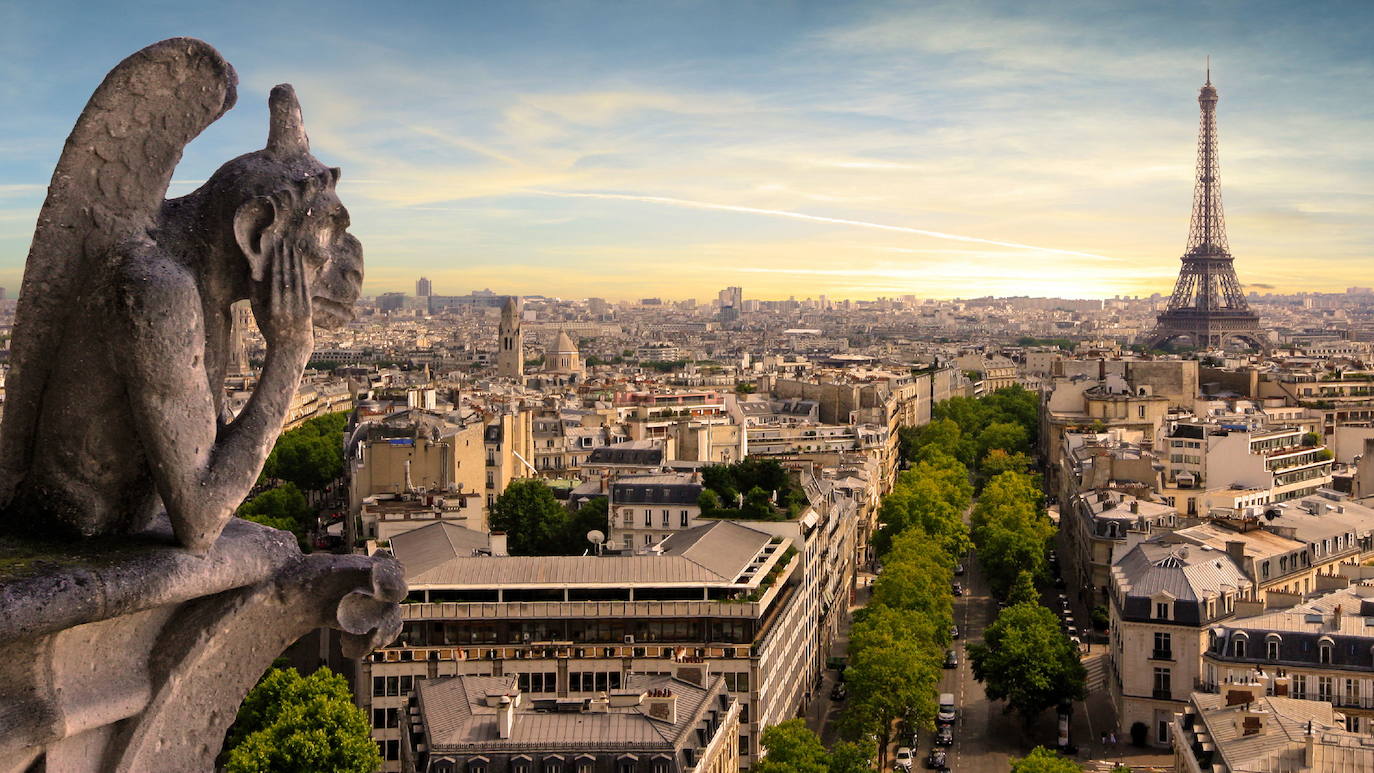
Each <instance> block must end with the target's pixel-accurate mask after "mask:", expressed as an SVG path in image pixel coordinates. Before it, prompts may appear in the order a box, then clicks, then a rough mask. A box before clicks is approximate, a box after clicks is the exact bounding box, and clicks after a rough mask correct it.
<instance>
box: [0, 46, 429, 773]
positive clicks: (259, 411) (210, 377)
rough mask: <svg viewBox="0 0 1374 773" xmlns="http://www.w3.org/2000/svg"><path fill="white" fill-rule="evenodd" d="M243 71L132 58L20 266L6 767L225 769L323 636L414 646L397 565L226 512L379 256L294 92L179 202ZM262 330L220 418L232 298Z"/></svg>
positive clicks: (8, 565)
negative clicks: (332, 550) (241, 400)
mask: <svg viewBox="0 0 1374 773" xmlns="http://www.w3.org/2000/svg"><path fill="white" fill-rule="evenodd" d="M236 84H237V77H236V76H235V74H234V70H233V68H232V67H230V66H229V64H228V63H227V62H225V61H224V60H223V59H222V58H221V57H220V55H219V54H218V53H217V52H216V51H215V50H214V49H213V48H211V47H210V46H208V45H206V44H205V43H202V42H200V41H198V40H191V39H187V38H176V39H172V40H165V41H163V42H161V43H157V44H155V45H152V46H149V47H148V48H146V49H144V50H142V51H140V52H138V53H136V54H134V55H133V56H131V57H129V58H128V59H126V60H125V61H124V62H122V63H120V65H119V66H118V67H116V68H115V69H114V70H113V71H111V72H110V74H109V76H107V77H106V79H105V81H104V83H102V84H101V85H100V87H99V88H98V89H97V90H96V92H95V94H94V95H93V96H92V97H91V100H90V102H89V103H88V104H87V106H86V109H85V111H84V112H83V113H82V114H81V117H80V119H79V120H78V121H77V124H76V127H75V128H74V129H73V131H72V134H71V137H69V138H68V140H67V145H66V147H65V149H64V150H63V153H62V158H61V160H60V161H59V162H58V166H57V169H56V171H55V172H54V173H53V179H52V184H51V186H50V188H49V191H48V197H47V200H46V201H45V202H44V205H43V210H42V212H41V213H40V215H39V221H38V227H37V229H36V231H35V233H34V239H33V245H32V247H31V249H30V252H29V258H28V263H27V265H26V266H25V272H24V284H23V289H22V291H21V294H20V299H19V307H18V311H17V316H16V323H15V329H14V337H13V340H12V356H11V362H12V369H11V371H10V374H9V376H8V379H7V383H6V405H5V413H4V423H3V426H0V532H3V534H4V536H3V537H0V773H11V772H12V773H37V771H45V772H46V773H58V772H59V771H60V772H61V773H96V771H127V772H128V773H157V772H158V771H178V772H179V773H181V772H184V771H209V770H211V769H212V768H213V763H214V758H215V755H216V754H217V753H218V752H219V749H220V745H221V743H222V742H223V739H224V734H225V731H226V729H227V728H228V726H229V724H230V723H231V722H232V721H233V718H234V715H235V713H236V711H237V709H238V706H239V703H240V702H241V701H242V699H243V696H244V694H245V693H247V691H248V689H249V688H250V687H251V686H252V685H253V683H254V682H255V681H256V680H257V679H258V677H259V676H261V675H262V673H263V672H264V671H265V670H266V669H267V668H268V666H269V665H271V663H272V660H273V659H274V658H276V657H277V656H278V655H279V654H280V653H281V652H282V651H283V650H284V649H285V648H286V647H287V646H288V645H290V644H291V643H292V642H294V641H295V640H296V639H298V638H300V637H301V636H303V635H304V634H306V633H308V632H310V631H312V630H314V629H316V628H320V627H330V628H334V629H337V630H340V631H342V632H343V644H344V653H345V655H347V656H349V657H360V656H361V655H363V654H365V653H366V652H368V651H370V650H371V649H373V648H375V647H377V646H380V645H382V644H385V643H387V642H389V641H390V640H391V639H393V638H395V636H396V635H397V634H398V633H399V632H400V626H401V620H400V607H399V602H400V601H401V599H403V598H404V597H405V593H406V587H405V581H404V579H403V575H402V572H401V567H400V565H399V564H398V563H397V562H396V561H395V560H394V559H392V558H390V557H389V556H375V557H367V556H338V555H310V556H304V555H301V553H300V550H299V548H298V547H297V545H296V540H295V538H294V537H293V536H292V535H290V534H287V533H284V532H279V531H276V530H274V529H269V528H266V527H263V526H259V525H257V524H253V523H249V522H246V521H241V520H236V519H233V518H232V515H233V511H234V509H235V508H236V507H237V506H238V504H239V503H240V502H241V501H242V499H243V498H244V496H245V495H246V494H247V493H248V491H249V489H250V487H251V486H252V485H253V483H254V481H255V480H256V479H257V477H258V474H259V472H260V471H261V469H262V465H263V462H264V460H265V459H266V456H267V453H268V451H269V450H270V449H271V447H272V444H273V443H274V442H275V441H276V438H277V435H278V434H279V433H280V431H281V426H282V422H283V420H284V419H285V416H286V411H287V408H288V407H289V405H290V401H291V398H292V396H293V394H294V393H295V390H296V388H297V387H298V385H299V382H300V377H301V372H302V370H303V368H304V366H305V363H306V361H307V359H308V358H309V356H310V354H311V352H312V350H313V348H314V332H313V327H314V326H315V325H320V326H334V325H338V324H342V323H343V322H346V321H347V320H348V319H350V318H351V316H352V306H353V302H354V301H355V300H356V299H357V295H358V290H359V287H360V285H361V282H362V249H361V247H360V246H359V244H358V242H357V240H356V239H354V238H353V237H352V236H351V235H349V234H348V231H347V228H348V213H347V211H346V210H345V209H344V207H343V205H342V203H340V202H339V200H338V197H337V196H336V195H335V192H334V188H335V184H336V183H337V182H338V179H339V171H338V170H337V169H330V168H327V167H325V166H324V165H322V164H321V163H320V162H319V161H317V160H315V158H314V157H313V156H311V155H310V150H309V143H308V140H307V138H306V135H305V130H304V127H303V123H302V120H301V113H300V107H299V105H298V104H297V102H296V97H295V93H294V92H293V91H292V89H291V87H290V86H278V87H276V88H275V89H273V90H272V94H271V98H270V101H269V106H270V108H271V116H272V120H271V126H270V129H269V134H268V141H267V146H266V148H264V149H263V150H260V151H256V152H254V153H249V154H247V155H244V156H240V157H239V158H236V159H234V160H233V161H230V162H229V163H227V164H225V165H224V166H223V167H221V168H220V169H219V171H217V172H216V173H215V174H214V176H212V177H211V179H210V180H209V181H208V182H206V184H205V185H204V186H202V187H201V188H200V189H198V190H196V191H195V192H194V193H191V194H189V195H187V196H184V197H182V198H179V199H174V200H170V201H164V196H165V195H166V190H167V185H168V183H169V181H170V180H171V175H172V172H173V170H174V169H175V168H176V164H177V161H178V160H179V159H180V157H181V152H182V148H183V147H184V146H185V145H186V143H188V142H190V141H191V139H193V138H194V137H195V136H196V135H197V134H199V133H200V132H201V131H202V130H203V129H204V128H205V127H206V126H208V125H209V124H210V123H211V122H213V121H214V120H216V119H217V118H218V117H219V116H220V115H222V114H223V113H224V112H225V111H226V110H228V109H229V108H230V107H232V106H233V103H234V99H235V93H236V91H235V90H236ZM243 299H248V300H250V301H251V302H252V305H253V313H254V316H255V317H256V319H257V323H258V327H259V329H260V330H261V331H262V333H263V335H264V337H265V338H266V339H267V343H268V352H267V361H266V363H265V365H264V367H263V372H262V375H261V379H260V381H259V385H258V388H257V390H256V391H255V392H254V394H253V397H252V399H251V400H250V401H249V403H248V405H247V407H246V408H245V409H244V411H243V412H242V414H240V416H239V417H238V418H237V419H236V420H235V421H233V422H231V423H227V424H226V423H224V422H223V421H222V420H221V418H220V411H221V407H222V406H221V399H222V389H221V385H222V384H223V383H224V375H225V371H226V369H227V367H228V360H229V356H230V352H229V337H230V326H231V313H230V306H231V304H233V303H234V302H236V301H239V300H243Z"/></svg>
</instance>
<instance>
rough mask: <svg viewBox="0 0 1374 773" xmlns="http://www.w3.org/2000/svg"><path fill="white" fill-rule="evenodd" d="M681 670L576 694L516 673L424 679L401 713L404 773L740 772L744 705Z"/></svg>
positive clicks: (691, 670) (692, 671) (717, 684)
mask: <svg viewBox="0 0 1374 773" xmlns="http://www.w3.org/2000/svg"><path fill="white" fill-rule="evenodd" d="M678 674H680V675H681V676H649V675H634V676H631V677H629V678H628V679H626V682H625V684H624V685H623V686H622V687H621V688H620V689H617V690H611V691H607V692H603V693H600V694H598V695H596V696H593V697H584V698H576V699H569V698H540V697H534V696H530V695H527V694H526V693H525V691H523V690H521V689H520V686H519V683H518V679H517V678H516V677H514V676H452V677H444V678H439V679H433V680H421V681H419V682H417V684H416V686H415V689H414V690H413V691H412V693H411V696H410V699H409V701H408V702H407V705H406V707H405V708H406V711H405V712H404V713H403V714H402V717H401V720H402V721H401V730H402V733H401V738H402V747H401V770H403V771H405V773H488V771H490V773H497V772H498V771H500V772H501V773H533V771H540V772H541V773H553V771H557V772H558V773H735V771H738V770H739V762H738V748H737V743H736V740H735V739H736V737H737V735H738V729H739V706H738V704H737V702H736V701H735V700H734V699H733V698H731V697H730V694H729V693H728V692H726V690H725V680H724V679H722V678H721V677H720V676H710V675H709V674H708V672H707V671H706V670H705V669H704V668H701V667H700V666H684V667H680V668H679V669H678ZM698 682H701V683H698Z"/></svg>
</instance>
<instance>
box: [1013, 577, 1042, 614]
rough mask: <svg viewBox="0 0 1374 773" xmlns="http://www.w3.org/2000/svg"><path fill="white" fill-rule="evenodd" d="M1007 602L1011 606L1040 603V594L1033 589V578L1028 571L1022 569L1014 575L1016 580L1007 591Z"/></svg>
mask: <svg viewBox="0 0 1374 773" xmlns="http://www.w3.org/2000/svg"><path fill="white" fill-rule="evenodd" d="M1007 603H1008V604H1011V605H1013V606H1014V605H1016V604H1039V603H1040V594H1039V593H1037V592H1036V590H1035V580H1034V579H1032V578H1031V573H1030V572H1027V571H1022V572H1020V573H1019V574H1017V575H1016V582H1015V583H1013V584H1012V586H1011V590H1010V591H1009V592H1008V593H1007Z"/></svg>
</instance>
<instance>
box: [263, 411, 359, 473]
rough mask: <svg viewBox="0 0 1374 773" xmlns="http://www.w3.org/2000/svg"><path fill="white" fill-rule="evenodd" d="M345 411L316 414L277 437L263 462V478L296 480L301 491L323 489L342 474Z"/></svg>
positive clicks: (345, 422)
mask: <svg viewBox="0 0 1374 773" xmlns="http://www.w3.org/2000/svg"><path fill="white" fill-rule="evenodd" d="M347 424H348V415H347V414H346V413H342V412H340V413H329V414H325V415H324V416H317V417H315V418H313V419H311V420H309V421H307V422H305V423H304V424H302V425H301V426H299V427H297V428H296V429H293V430H291V431H290V432H287V433H284V434H283V435H282V436H281V437H279V438H277V444H276V445H275V446H273V448H272V453H270V454H268V455H267V461H266V462H265V463H264V464H263V467H262V474H263V476H264V477H267V478H272V479H275V480H284V481H287V482H290V483H294V484H295V485H296V487H297V488H299V489H301V490H302V491H323V490H324V489H325V488H326V487H327V486H328V485H329V484H330V483H333V482H334V481H335V480H338V479H339V478H340V477H342V476H343V430H344V427H345V426H346V425H347Z"/></svg>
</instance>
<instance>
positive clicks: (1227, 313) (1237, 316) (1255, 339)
mask: <svg viewBox="0 0 1374 773" xmlns="http://www.w3.org/2000/svg"><path fill="white" fill-rule="evenodd" d="M1217 99H1218V98H1217V90H1216V87H1215V86H1213V85H1212V77H1211V72H1210V68H1209V71H1208V74H1207V82H1206V84H1205V85H1203V87H1202V90H1201V91H1200V92H1199V93H1198V97H1197V101H1198V105H1199V107H1201V109H1202V117H1201V120H1200V122H1199V125H1198V142H1197V184H1196V186H1195V187H1194V188H1193V217H1192V222H1191V224H1190V225H1189V228H1188V246H1187V248H1186V249H1185V250H1184V253H1183V258H1182V261H1183V266H1182V267H1181V268H1180V270H1179V273H1178V282H1177V284H1175V285H1174V294H1173V296H1172V297H1171V298H1170V299H1169V308H1168V309H1167V310H1165V311H1164V313H1162V314H1160V315H1159V318H1158V324H1157V325H1156V327H1155V329H1154V331H1152V332H1151V333H1150V335H1149V337H1148V339H1147V343H1149V344H1150V345H1151V346H1161V345H1163V344H1164V343H1166V342H1168V341H1171V340H1173V339H1178V338H1188V339H1190V340H1191V342H1192V343H1193V344H1194V345H1195V346H1198V347H1199V348H1212V347H1221V346H1223V345H1225V343H1226V342H1227V341H1228V340H1231V339H1241V340H1245V341H1248V342H1249V343H1251V344H1254V345H1255V346H1257V347H1259V348H1260V349H1261V350H1263V349H1267V348H1268V346H1269V341H1268V336H1266V335H1265V333H1264V331H1263V330H1262V329H1261V328H1260V324H1259V316H1258V315H1257V314H1255V313H1254V312H1253V311H1251V310H1250V305H1249V304H1248V303H1246V301H1245V295H1244V294H1243V293H1242V292H1241V289H1240V281H1239V280H1238V279H1236V268H1235V264H1234V260H1233V258H1232V257H1231V251H1230V246H1229V245H1228V244H1227V241H1226V218H1225V216H1224V214H1223V210H1222V207H1221V177H1220V173H1219V171H1218V168H1219V167H1218V161H1217Z"/></svg>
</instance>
